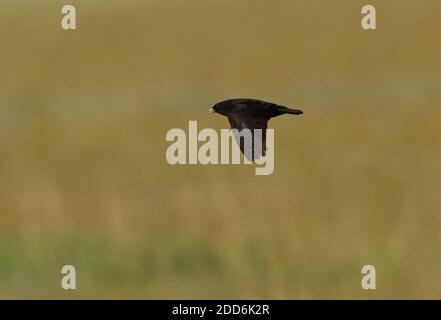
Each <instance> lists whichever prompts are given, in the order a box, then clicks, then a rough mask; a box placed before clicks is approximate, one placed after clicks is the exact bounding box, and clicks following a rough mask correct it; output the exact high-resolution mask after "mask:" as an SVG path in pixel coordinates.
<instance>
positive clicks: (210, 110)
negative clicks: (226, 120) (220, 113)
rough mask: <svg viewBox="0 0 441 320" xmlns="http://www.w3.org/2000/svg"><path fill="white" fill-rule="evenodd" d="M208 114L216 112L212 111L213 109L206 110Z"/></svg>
mask: <svg viewBox="0 0 441 320" xmlns="http://www.w3.org/2000/svg"><path fill="white" fill-rule="evenodd" d="M208 112H210V113H214V112H216V111H214V109H213V108H211V109H209V110H208Z"/></svg>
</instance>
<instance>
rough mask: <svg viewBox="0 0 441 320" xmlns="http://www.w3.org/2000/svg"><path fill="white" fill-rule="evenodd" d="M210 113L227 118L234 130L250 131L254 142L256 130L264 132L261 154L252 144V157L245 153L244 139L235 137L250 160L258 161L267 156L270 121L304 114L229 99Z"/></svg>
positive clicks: (266, 103)
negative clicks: (282, 116) (289, 115)
mask: <svg viewBox="0 0 441 320" xmlns="http://www.w3.org/2000/svg"><path fill="white" fill-rule="evenodd" d="M208 111H209V112H211V113H213V112H215V113H219V114H221V115H223V116H226V117H227V118H228V121H229V122H230V125H231V128H232V129H237V130H238V131H242V130H243V129H250V131H251V135H252V136H251V138H252V142H254V129H261V130H262V141H261V142H262V144H261V149H262V150H261V151H260V152H258V151H257V150H254V143H251V145H252V146H253V153H252V154H251V155H250V154H249V153H247V152H245V151H244V139H240V137H238V136H237V135H235V138H236V142H237V143H238V144H239V146H240V150H241V151H242V153H243V154H244V155H245V156H246V157H247V158H248V159H250V160H254V159H258V158H259V157H260V155H265V153H266V129H267V126H268V120H269V119H271V118H274V117H277V116H280V115H282V114H297V115H298V114H302V113H303V111H302V110H297V109H290V108H287V107H284V106H281V105H278V104H275V103H271V102H266V101H262V100H257V99H229V100H225V101H221V102H219V103H217V104H215V105H214V106H213V108H212V109H210V110H208ZM245 139H246V138H245Z"/></svg>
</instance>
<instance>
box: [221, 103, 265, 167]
mask: <svg viewBox="0 0 441 320" xmlns="http://www.w3.org/2000/svg"><path fill="white" fill-rule="evenodd" d="M228 121H229V122H230V125H231V128H232V129H237V130H238V131H239V133H237V132H233V133H234V134H233V135H234V138H235V140H236V142H237V144H238V145H239V147H240V150H241V151H242V153H243V154H244V155H245V157H246V158H247V159H248V160H251V161H253V160H255V159H259V158H260V157H262V156H264V155H265V154H266V129H267V126H268V120H267V119H265V118H262V117H255V116H253V115H252V114H250V112H249V110H246V109H242V110H237V111H234V112H232V113H231V114H230V115H229V116H228ZM244 129H249V131H248V130H244ZM256 129H260V132H261V135H260V134H258V132H255V130H256ZM248 147H250V149H248Z"/></svg>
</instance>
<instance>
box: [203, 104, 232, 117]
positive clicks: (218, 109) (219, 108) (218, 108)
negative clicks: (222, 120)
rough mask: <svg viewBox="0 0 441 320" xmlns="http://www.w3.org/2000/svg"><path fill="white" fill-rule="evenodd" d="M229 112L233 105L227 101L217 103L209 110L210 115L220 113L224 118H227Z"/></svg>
mask: <svg viewBox="0 0 441 320" xmlns="http://www.w3.org/2000/svg"><path fill="white" fill-rule="evenodd" d="M229 111H231V105H230V104H228V103H226V102H225V101H222V102H219V103H216V104H215V105H214V106H213V107H212V108H211V109H209V110H208V112H210V113H219V114H221V115H224V116H226V115H227V114H228V113H229Z"/></svg>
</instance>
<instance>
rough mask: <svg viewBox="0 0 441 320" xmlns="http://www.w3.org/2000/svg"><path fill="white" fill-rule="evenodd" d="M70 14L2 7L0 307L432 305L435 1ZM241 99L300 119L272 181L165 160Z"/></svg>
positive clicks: (436, 242) (166, 6) (288, 129)
mask: <svg viewBox="0 0 441 320" xmlns="http://www.w3.org/2000/svg"><path fill="white" fill-rule="evenodd" d="M77 3H78V4H77V10H78V12H79V22H78V25H79V29H78V30H77V31H75V32H65V31H62V30H61V28H59V26H58V23H59V18H60V14H59V12H60V9H61V8H59V6H60V5H59V4H56V5H55V4H53V3H52V2H50V1H46V2H45V4H41V5H40V4H39V6H38V7H37V6H35V5H34V4H33V3H31V2H25V1H24V2H23V7H20V8H19V5H15V4H12V2H11V3H8V2H5V4H4V6H5V7H4V8H5V10H0V12H1V13H0V36H1V38H2V39H4V40H2V41H3V44H4V46H2V47H3V51H4V55H3V57H2V59H1V60H0V64H1V69H2V70H3V71H2V74H1V75H0V88H1V89H0V100H1V104H0V221H1V222H0V297H1V298H337V299H341V298H440V297H441V287H440V285H439V283H440V279H441V271H440V270H441V268H440V265H441V254H440V252H441V250H440V243H441V236H440V233H439V230H440V227H441V219H440V210H441V201H440V200H439V195H440V194H441V183H440V180H441V179H440V178H441V161H440V159H441V139H440V138H439V119H440V117H441V111H440V110H439V102H440V98H441V97H440V93H439V92H441V91H439V85H438V82H439V81H437V79H438V74H439V73H440V71H441V70H440V66H439V56H440V53H441V46H440V44H439V41H434V39H433V34H435V32H436V30H439V28H440V23H439V17H438V16H437V14H436V12H439V10H438V11H436V9H437V8H438V7H439V4H438V2H437V1H426V6H424V7H423V6H420V5H418V4H416V3H413V1H407V0H406V1H403V0H401V1H388V2H387V4H385V3H383V2H381V3H380V2H378V3H377V6H378V7H377V10H378V12H379V13H378V14H379V21H378V23H377V25H378V26H379V29H378V30H377V31H374V32H368V33H366V32H363V31H361V29H360V27H359V22H360V16H359V12H360V9H361V5H362V4H363V3H362V2H357V1H339V5H335V4H332V5H331V4H328V3H327V2H326V1H311V2H306V1H289V2H288V1H276V2H272V4H271V5H268V4H267V3H266V2H264V1H257V2H254V1H253V2H252V3H253V5H252V6H251V2H249V1H240V2H231V1H225V2H220V1H218V2H214V3H213V4H210V5H209V4H207V3H205V2H201V1H196V0H195V1H191V2H186V5H185V6H184V5H182V4H179V3H178V2H167V3H160V2H157V1H151V2H144V1H143V2H140V1H131V2H130V5H128V6H124V7H122V6H120V5H119V4H118V2H116V1H109V2H106V5H100V7H98V2H97V1H87V2H86V1H77ZM24 4H27V6H25V5H24ZM373 4H374V5H375V4H376V3H373ZM2 5H3V4H2ZM397 8H399V14H397V10H398V9H397ZM331 13H332V14H331ZM23 17H26V21H25V22H23V20H20V18H23ZM263 21H265V22H266V23H263ZM403 24H404V25H409V24H410V25H409V28H403ZM11 28H15V33H11V32H9V31H8V30H11ZM236 96H251V97H257V98H263V99H268V100H274V101H276V102H280V103H285V104H288V105H290V106H293V107H297V106H298V107H300V108H302V109H304V111H305V114H304V116H302V117H301V118H291V117H281V118H278V119H275V120H272V121H271V122H270V126H271V127H273V128H275V135H276V137H275V138H276V146H275V147H276V154H275V171H274V173H273V174H272V175H271V176H265V177H263V176H255V175H254V170H253V168H252V167H251V166H246V165H237V166H202V165H198V166H170V165H168V164H167V163H166V161H165V151H166V148H167V146H168V144H167V143H166V141H165V134H166V132H167V130H169V129H171V128H175V127H181V128H184V129H185V128H186V127H187V125H188V120H198V122H199V123H198V126H199V128H202V127H212V128H215V129H218V130H219V129H221V128H224V127H225V126H226V121H225V119H223V118H220V117H217V116H215V115H209V114H208V113H207V110H208V108H209V107H210V106H211V105H212V104H213V103H214V102H216V101H217V100H220V99H223V98H227V97H228V98H229V97H236ZM64 264H73V265H74V266H75V267H76V268H77V273H78V275H77V279H78V284H77V287H78V290H76V291H75V292H73V293H72V292H65V291H63V290H62V289H61V287H60V281H61V274H60V270H61V266H62V265H64ZM365 264H373V265H375V267H376V269H377V290H375V291H369V292H366V291H364V290H362V289H361V286H360V281H361V273H360V272H361V268H362V266H363V265H365Z"/></svg>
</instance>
